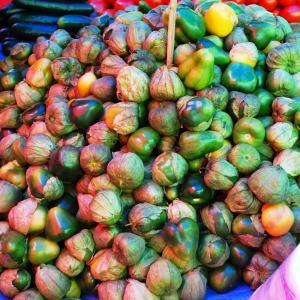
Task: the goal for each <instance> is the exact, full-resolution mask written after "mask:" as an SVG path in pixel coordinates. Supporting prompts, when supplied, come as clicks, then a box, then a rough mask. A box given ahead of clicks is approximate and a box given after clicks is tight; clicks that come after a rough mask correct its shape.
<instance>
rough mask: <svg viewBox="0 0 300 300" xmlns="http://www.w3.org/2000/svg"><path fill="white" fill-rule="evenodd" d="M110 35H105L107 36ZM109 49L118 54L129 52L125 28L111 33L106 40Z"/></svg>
mask: <svg viewBox="0 0 300 300" xmlns="http://www.w3.org/2000/svg"><path fill="white" fill-rule="evenodd" d="M107 37H108V36H105V38H107ZM106 43H107V46H108V48H109V50H110V51H111V52H112V53H113V54H115V55H118V56H125V55H127V54H129V49H128V45H127V42H126V31H124V29H123V28H119V29H116V30H114V31H112V32H111V33H110V34H109V38H108V39H107V41H106Z"/></svg>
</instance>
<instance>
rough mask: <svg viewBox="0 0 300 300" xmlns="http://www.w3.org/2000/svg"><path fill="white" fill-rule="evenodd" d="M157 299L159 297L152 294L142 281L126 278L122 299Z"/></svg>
mask: <svg viewBox="0 0 300 300" xmlns="http://www.w3.org/2000/svg"><path fill="white" fill-rule="evenodd" d="M135 299H139V300H159V297H157V296H155V295H154V294H152V293H151V292H150V291H149V290H148V289H147V287H146V285H145V284H144V283H142V282H139V281H137V280H134V279H128V280H127V285H126V288H125V292H124V296H123V300H135Z"/></svg>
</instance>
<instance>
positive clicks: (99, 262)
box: [88, 249, 127, 281]
mask: <svg viewBox="0 0 300 300" xmlns="http://www.w3.org/2000/svg"><path fill="white" fill-rule="evenodd" d="M88 264H89V266H90V270H91V273H92V275H93V277H94V278H95V279H98V280H101V281H109V280H118V279H122V278H123V277H124V276H125V275H126V273H127V270H126V266H125V265H123V264H121V263H120V262H119V261H118V260H117V258H116V256H115V254H114V252H113V251H112V249H103V250H100V251H98V252H97V253H96V254H95V256H94V257H93V258H92V260H91V261H89V263H88Z"/></svg>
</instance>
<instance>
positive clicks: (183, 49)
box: [174, 44, 196, 67]
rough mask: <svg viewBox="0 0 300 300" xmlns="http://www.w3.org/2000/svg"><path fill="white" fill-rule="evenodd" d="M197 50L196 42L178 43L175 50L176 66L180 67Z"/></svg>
mask: <svg viewBox="0 0 300 300" xmlns="http://www.w3.org/2000/svg"><path fill="white" fill-rule="evenodd" d="M195 51H196V46H195V45H194V44H182V45H178V46H177V47H176V49H175V51H174V63H175V66H177V67H178V66H179V65H180V64H181V63H182V62H184V61H185V60H186V59H187V58H188V57H189V56H190V55H192V54H193V53H194V52H195Z"/></svg>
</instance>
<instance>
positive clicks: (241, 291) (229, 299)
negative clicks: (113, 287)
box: [0, 284, 252, 300]
mask: <svg viewBox="0 0 300 300" xmlns="http://www.w3.org/2000/svg"><path fill="white" fill-rule="evenodd" d="M251 294H252V291H251V290H250V289H249V287H248V286H247V285H245V284H240V285H239V286H238V287H237V288H235V289H234V290H232V291H230V292H227V293H224V294H218V293H216V292H215V291H213V290H211V289H208V291H207V294H206V297H205V299H204V300H248V299H249V298H250V296H251ZM81 298H82V300H97V299H98V297H97V295H86V296H82V297H81ZM7 299H9V298H7V297H4V296H3V295H2V294H0V300H7ZM103 300H105V299H103Z"/></svg>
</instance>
